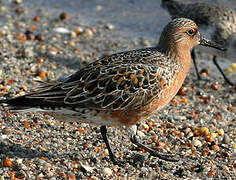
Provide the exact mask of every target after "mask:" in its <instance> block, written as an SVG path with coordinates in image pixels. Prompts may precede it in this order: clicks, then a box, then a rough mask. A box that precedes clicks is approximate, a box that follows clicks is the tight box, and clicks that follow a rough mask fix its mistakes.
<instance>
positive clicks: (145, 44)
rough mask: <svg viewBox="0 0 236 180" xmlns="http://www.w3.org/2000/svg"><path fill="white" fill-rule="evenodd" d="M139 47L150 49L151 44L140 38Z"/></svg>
mask: <svg viewBox="0 0 236 180" xmlns="http://www.w3.org/2000/svg"><path fill="white" fill-rule="evenodd" d="M141 45H143V46H145V47H150V46H151V43H150V41H149V40H147V39H144V38H141Z"/></svg>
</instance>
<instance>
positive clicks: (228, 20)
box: [161, 0, 236, 85]
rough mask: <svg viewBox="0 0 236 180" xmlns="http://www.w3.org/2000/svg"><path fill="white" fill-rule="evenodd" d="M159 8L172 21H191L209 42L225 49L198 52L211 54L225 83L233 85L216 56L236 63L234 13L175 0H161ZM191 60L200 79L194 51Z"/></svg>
mask: <svg viewBox="0 0 236 180" xmlns="http://www.w3.org/2000/svg"><path fill="white" fill-rule="evenodd" d="M161 6H162V7H163V8H164V9H166V10H167V11H168V12H169V14H170V16H171V18H172V19H173V18H180V17H183V18H188V19H191V20H193V21H194V22H196V24H197V25H198V26H199V28H200V31H201V32H202V33H205V34H207V35H209V36H210V38H211V40H213V41H214V42H217V43H219V44H223V45H224V46H225V47H226V48H227V51H225V52H222V51H218V50H213V49H209V48H199V50H200V51H202V52H206V53H210V54H212V55H213V62H214V64H215V65H216V67H217V68H218V69H219V71H220V73H221V74H222V76H223V77H224V79H225V81H226V82H227V83H228V84H230V85H235V84H234V83H233V82H231V81H230V80H229V78H228V77H227V76H226V75H225V73H224V71H223V70H222V69H221V67H220V66H219V64H218V62H217V56H220V57H223V58H226V59H230V60H231V61H233V62H236V12H235V11H234V10H233V9H230V8H227V7H223V6H221V5H218V4H211V3H204V2H197V3H189V4H185V3H183V2H179V1H176V0H162V4H161ZM205 34H204V35H205ZM192 59H193V62H194V67H195V70H196V73H197V77H198V79H201V76H200V74H199V71H198V67H197V64H196V55H195V50H193V51H192Z"/></svg>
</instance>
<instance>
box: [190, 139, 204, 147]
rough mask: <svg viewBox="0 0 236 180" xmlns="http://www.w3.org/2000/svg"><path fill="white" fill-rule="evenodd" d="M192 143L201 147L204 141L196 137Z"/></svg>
mask: <svg viewBox="0 0 236 180" xmlns="http://www.w3.org/2000/svg"><path fill="white" fill-rule="evenodd" d="M192 145H194V146H197V147H201V146H202V142H201V141H199V140H198V139H194V140H193V141H192Z"/></svg>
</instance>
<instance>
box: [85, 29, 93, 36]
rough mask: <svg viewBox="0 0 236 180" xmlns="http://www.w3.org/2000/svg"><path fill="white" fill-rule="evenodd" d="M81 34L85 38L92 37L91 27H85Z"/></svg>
mask: <svg viewBox="0 0 236 180" xmlns="http://www.w3.org/2000/svg"><path fill="white" fill-rule="evenodd" d="M83 34H84V36H85V37H87V38H92V37H93V31H92V30H91V29H85V30H84V33H83Z"/></svg>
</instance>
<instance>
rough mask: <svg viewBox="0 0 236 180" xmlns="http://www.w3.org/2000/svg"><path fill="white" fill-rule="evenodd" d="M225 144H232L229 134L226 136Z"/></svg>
mask: <svg viewBox="0 0 236 180" xmlns="http://www.w3.org/2000/svg"><path fill="white" fill-rule="evenodd" d="M223 143H225V144H229V143H230V137H229V136H228V135H227V134H225V135H224V138H223Z"/></svg>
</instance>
